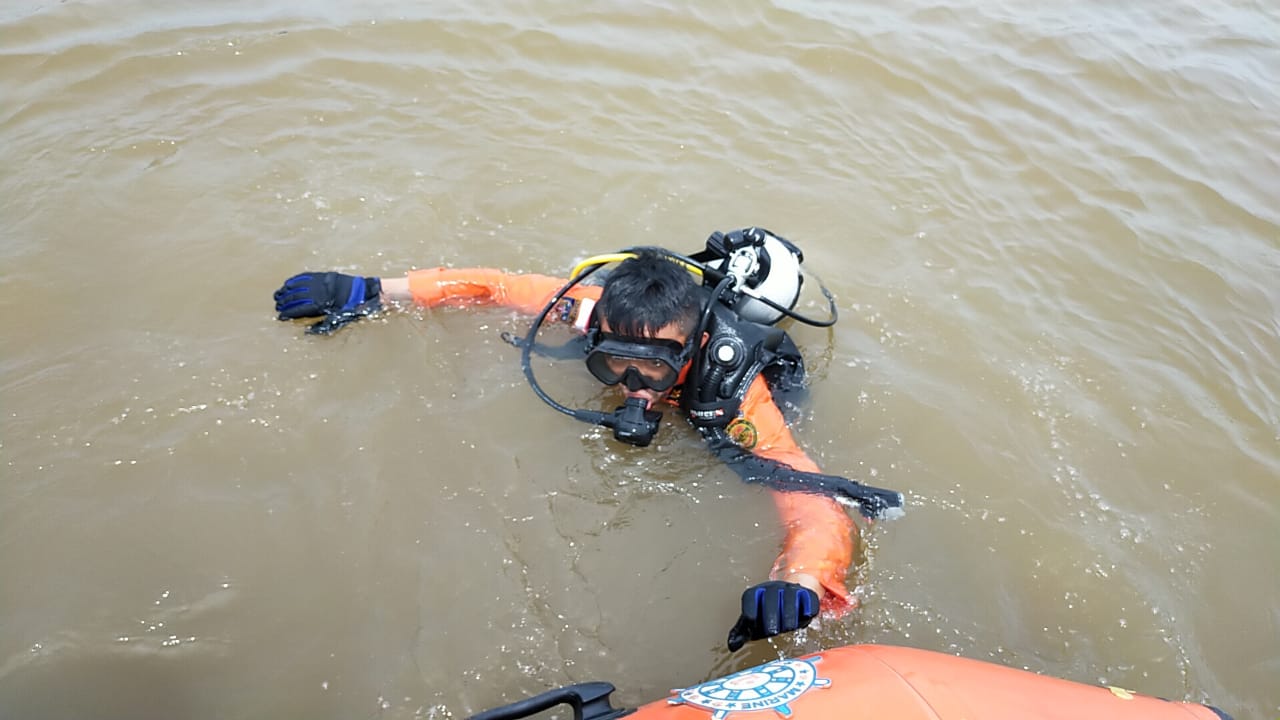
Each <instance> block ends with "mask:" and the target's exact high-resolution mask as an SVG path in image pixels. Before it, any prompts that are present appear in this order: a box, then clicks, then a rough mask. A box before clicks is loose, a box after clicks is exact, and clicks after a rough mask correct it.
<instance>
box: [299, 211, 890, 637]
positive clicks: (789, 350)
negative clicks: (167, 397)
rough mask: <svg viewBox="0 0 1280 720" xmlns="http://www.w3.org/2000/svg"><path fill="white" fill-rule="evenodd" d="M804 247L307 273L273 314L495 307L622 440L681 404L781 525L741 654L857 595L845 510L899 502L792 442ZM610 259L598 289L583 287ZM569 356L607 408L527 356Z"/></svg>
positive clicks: (646, 432)
mask: <svg viewBox="0 0 1280 720" xmlns="http://www.w3.org/2000/svg"><path fill="white" fill-rule="evenodd" d="M802 262H803V255H802V253H801V252H800V250H799V249H798V248H797V247H796V246H795V245H793V244H792V243H790V242H789V241H787V240H786V239H784V238H782V237H780V236H778V235H776V234H774V233H772V232H769V231H768V230H765V229H763V228H756V227H750V228H744V229H741V230H735V231H733V232H730V233H720V232H716V233H713V234H712V235H711V236H710V238H708V240H707V243H706V248H705V249H704V250H703V251H701V252H699V253H697V254H694V255H688V256H686V255H680V254H677V253H674V252H671V251H669V250H665V249H662V248H656V247H640V248H629V249H626V250H623V251H621V252H619V253H615V254H610V255H602V256H598V257H595V258H589V259H588V260H585V261H583V262H582V263H580V264H579V265H578V266H577V267H576V268H574V270H573V272H572V273H571V274H570V278H569V280H568V281H565V280H564V279H560V278H554V277H549V276H545V275H535V274H524V273H507V272H503V271H500V270H495V269H488V268H467V269H453V268H442V267H441V268H432V269H426V270H413V271H410V272H408V273H407V274H406V275H405V276H404V277H399V278H377V277H359V276H353V275H347V274H342V273H337V272H304V273H300V274H298V275H295V276H293V277H291V278H289V279H288V280H286V281H285V282H284V284H283V286H282V287H281V288H280V289H279V290H277V291H276V293H275V296H274V297H275V301H276V311H277V314H278V315H277V316H278V318H279V319H280V320H294V319H299V318H307V317H319V318H322V319H321V320H320V321H319V322H316V323H313V324H311V325H310V326H309V327H308V329H307V332H308V333H312V334H328V333H331V332H333V331H335V330H337V329H338V328H341V327H342V326H344V325H346V324H348V323H350V322H352V321H354V320H357V319H359V318H361V317H364V316H367V315H370V314H373V313H375V312H378V311H380V310H381V309H382V308H383V307H384V306H386V305H387V304H389V303H409V302H412V303H415V304H417V305H421V306H426V307H441V306H465V305H499V306H503V307H508V308H512V309H515V310H517V311H520V312H523V313H526V314H529V315H535V316H536V319H535V320H534V322H533V324H532V326H531V327H530V328H529V331H528V333H527V335H526V336H525V337H524V338H510V337H508V338H506V339H508V340H509V341H511V342H512V343H513V344H515V345H517V346H518V347H520V349H521V361H522V366H523V369H524V373H525V376H526V378H527V379H528V381H529V384H530V386H531V387H532V388H533V390H534V392H535V393H536V394H537V395H538V397H540V398H541V399H542V400H543V401H544V402H546V403H547V404H548V405H550V406H551V407H552V408H554V409H556V410H557V411H559V412H562V413H564V414H566V415H569V416H571V417H574V418H576V419H578V420H582V421H584V422H588V423H591V424H596V425H602V426H605V427H608V428H610V429H612V430H613V434H614V437H615V438H617V439H618V440H620V441H622V442H627V443H630V444H633V445H637V446H642V447H643V446H647V445H648V444H649V443H650V442H651V441H652V439H653V437H654V434H655V433H656V432H657V429H658V425H659V420H660V418H661V412H660V410H659V408H661V407H663V406H672V405H674V406H677V407H679V408H680V409H681V411H683V413H684V414H685V415H686V417H687V418H688V419H689V421H690V422H691V424H693V425H694V427H696V428H697V429H698V431H699V433H700V434H701V435H702V436H703V438H704V439H705V440H706V443H707V446H708V448H709V449H710V450H711V451H712V452H713V453H714V454H715V455H716V456H717V457H718V458H720V459H721V460H723V461H724V462H725V463H726V464H727V465H728V466H729V467H730V468H731V469H732V470H733V471H734V472H735V473H736V474H738V475H739V476H740V477H741V478H742V479H743V480H745V481H747V482H751V483H758V484H762V485H764V486H766V487H767V488H769V490H770V493H771V495H772V498H773V501H774V505H775V507H776V509H777V512H778V515H779V519H780V521H781V523H782V526H783V528H785V531H786V535H785V539H784V540H783V545H782V551H781V552H780V554H779V555H778V557H777V560H776V561H775V562H774V564H773V567H772V569H771V570H770V572H769V576H768V577H769V579H768V580H767V581H765V582H761V583H759V584H757V585H753V586H752V587H749V588H747V589H746V590H745V591H744V592H743V593H742V597H741V601H742V610H741V615H740V616H739V618H738V620H737V622H736V623H735V624H734V625H733V627H732V628H731V629H730V631H729V636H728V647H729V650H730V651H736V650H738V649H739V648H741V647H742V646H743V645H744V644H745V643H746V642H747V641H749V640H759V639H762V638H766V637H771V636H774V635H778V634H781V633H785V632H791V631H794V630H798V629H800V628H803V627H807V626H808V625H809V624H810V622H811V621H812V620H813V619H814V618H815V617H816V616H817V615H818V614H819V613H820V612H825V613H828V614H830V615H833V616H839V615H842V614H844V613H845V612H847V611H848V610H850V609H852V608H853V607H855V606H856V604H857V600H856V598H854V597H853V596H852V595H851V594H850V592H849V590H848V588H847V587H846V584H845V582H846V575H847V573H848V571H849V566H850V563H851V562H852V559H853V551H854V543H855V542H856V541H857V539H858V535H859V531H858V527H857V525H856V524H855V523H854V522H853V520H852V519H851V517H850V516H849V514H848V513H847V512H846V511H845V508H844V506H845V505H850V506H854V507H856V508H857V509H858V510H859V512H861V514H863V515H864V516H866V517H867V518H869V519H874V518H879V517H883V516H885V514H887V513H889V512H900V508H901V506H902V495H901V493H898V492H895V491H892V490H884V489H880V488H875V487H871V486H868V485H864V484H862V483H859V482H856V481H854V480H850V479H847V478H843V477H839V476H835V475H826V474H823V473H822V472H821V470H820V469H819V468H818V466H817V464H816V463H815V462H814V461H813V460H812V459H810V457H809V456H808V455H807V454H806V453H805V452H804V450H803V449H801V448H800V446H799V445H798V444H797V443H796V441H795V439H794V438H793V437H792V435H791V432H790V430H789V429H788V426H787V423H786V420H785V419H784V415H783V409H786V408H790V407H794V405H793V404H792V403H791V402H790V401H789V399H788V398H789V397H791V396H792V395H794V394H796V393H797V392H800V391H802V390H803V389H804V382H805V378H804V360H803V358H802V357H801V355H800V352H799V350H798V349H797V347H796V345H795V343H794V342H793V341H792V340H791V338H790V336H788V335H787V333H786V332H785V331H783V330H781V329H779V328H777V327H774V325H775V324H776V323H777V322H778V321H780V320H781V319H783V318H792V319H796V320H799V321H802V322H806V323H808V324H812V325H818V326H824V327H825V326H829V325H831V324H833V323H834V322H835V312H836V309H835V302H834V300H833V299H832V297H831V295H830V293H828V292H827V291H826V288H825V287H824V288H822V292H823V294H824V295H825V296H826V297H827V299H828V301H829V302H830V317H829V318H828V319H825V320H821V321H815V320H812V319H810V318H807V317H805V316H803V315H800V314H798V313H796V312H795V311H794V307H795V304H796V302H797V300H798V299H799V296H800V287H801V284H802V281H803V276H802V274H801V269H800V265H801V263H802ZM606 266H609V267H610V268H611V271H610V272H609V273H608V274H607V276H606V277H605V279H604V281H603V283H602V284H594V283H585V282H583V281H584V280H586V279H587V278H588V277H590V276H591V275H592V274H593V273H594V272H595V271H597V270H599V269H601V268H603V267H606ZM548 322H553V323H562V324H567V325H571V326H572V327H573V328H575V329H576V330H578V331H579V335H578V337H577V339H576V344H575V341H571V342H570V343H569V344H567V345H566V346H565V347H563V348H558V349H557V348H547V347H546V346H544V345H542V344H541V343H538V342H537V341H536V338H537V334H538V331H539V329H540V328H541V327H542V326H543V325H544V324H545V323H548ZM536 352H542V353H545V354H548V355H552V356H554V357H564V356H566V355H576V356H577V357H578V358H580V359H583V360H585V364H586V367H587V370H588V371H589V372H590V373H591V374H592V375H593V376H594V377H595V378H596V379H597V380H599V381H600V382H601V383H604V384H605V385H609V386H613V387H617V388H619V389H620V390H621V393H622V397H623V404H622V405H621V406H619V407H617V408H616V409H615V410H613V411H612V412H604V411H599V410H591V409H574V408H569V407H567V406H565V405H563V404H561V403H559V402H557V401H556V400H554V399H552V398H551V397H549V396H548V395H547V393H546V392H544V391H543V389H542V388H541V386H540V385H539V384H538V382H537V379H536V377H535V376H534V373H533V366H532V363H531V362H530V356H531V354H532V353H536Z"/></svg>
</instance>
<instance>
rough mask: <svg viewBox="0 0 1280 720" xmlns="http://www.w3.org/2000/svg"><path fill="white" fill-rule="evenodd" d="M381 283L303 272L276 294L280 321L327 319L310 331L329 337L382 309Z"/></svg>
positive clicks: (372, 279)
mask: <svg viewBox="0 0 1280 720" xmlns="http://www.w3.org/2000/svg"><path fill="white" fill-rule="evenodd" d="M381 294H382V281H381V280H379V279H378V278H376V277H357V276H355V275H344V274H343V273H337V272H319V273H317V272H304V273H299V274H297V275H294V276H293V277H291V278H289V279H288V280H285V281H284V285H281V286H280V289H279V290H277V291H276V293H275V299H276V312H277V313H279V315H278V316H277V318H278V319H280V320H296V319H298V318H304V317H320V316H322V315H323V316H324V319H323V320H321V321H320V322H318V323H315V324H313V325H311V326H310V327H308V328H307V332H308V333H311V334H313V335H314V334H319V335H327V334H329V333H331V332H333V331H334V330H337V329H338V328H340V327H342V326H343V325H346V324H347V323H349V322H353V321H355V320H358V319H359V318H361V317H364V316H365V315H372V314H373V313H375V312H377V311H378V310H381V309H382V302H381V300H379V299H378V296H379V295H381Z"/></svg>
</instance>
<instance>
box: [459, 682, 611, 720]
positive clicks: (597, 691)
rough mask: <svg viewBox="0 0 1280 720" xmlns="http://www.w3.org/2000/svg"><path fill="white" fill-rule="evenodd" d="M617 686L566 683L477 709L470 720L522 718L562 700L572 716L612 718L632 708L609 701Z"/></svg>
mask: <svg viewBox="0 0 1280 720" xmlns="http://www.w3.org/2000/svg"><path fill="white" fill-rule="evenodd" d="M616 689H617V688H615V687H614V686H613V685H612V684H611V683H607V682H585V683H577V684H575V685H566V686H564V687H562V688H556V689H555V690H548V691H547V692H544V693H541V694H539V695H534V696H533V697H531V698H526V699H524V700H517V701H516V702H513V703H511V704H510V705H503V706H502V707H496V708H493V709H492V710H485V711H483V712H479V713H476V714H475V715H472V716H471V717H470V718H468V720H519V718H526V717H529V716H530V715H536V714H537V713H540V712H542V711H544V710H550V709H551V708H553V707H555V706H556V705H561V704H568V705H570V706H571V707H573V720H609V719H611V718H616V717H620V716H622V715H626V714H627V713H629V712H631V711H630V710H619V709H616V708H614V707H613V706H612V705H610V704H609V694H610V693H612V692H613V691H614V690H616Z"/></svg>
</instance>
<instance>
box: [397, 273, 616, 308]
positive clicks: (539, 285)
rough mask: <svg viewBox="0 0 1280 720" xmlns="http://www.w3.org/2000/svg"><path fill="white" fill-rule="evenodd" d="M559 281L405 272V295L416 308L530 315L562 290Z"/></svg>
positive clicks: (588, 290) (591, 292)
mask: <svg viewBox="0 0 1280 720" xmlns="http://www.w3.org/2000/svg"><path fill="white" fill-rule="evenodd" d="M564 284H565V281H564V280H563V279H561V278H556V277H550V276H547V275H534V274H528V273H508V272H503V271H501V270H495V269H493V268H430V269H427V270H412V271H410V272H409V292H410V294H412V295H413V301H414V302H415V303H417V304H419V305H425V306H427V307H436V306H440V305H501V306H503V307H509V308H513V309H515V310H519V311H520V312H522V313H525V314H528V315H532V314H534V313H537V312H540V311H541V310H542V308H543V307H544V306H545V305H546V304H547V301H548V300H550V299H551V296H552V295H555V294H556V291H558V290H559V289H560V288H562V287H564ZM566 297H569V298H572V299H573V300H575V301H576V300H582V299H584V298H590V299H592V300H596V299H599V297H600V287H599V286H596V285H577V286H574V288H573V289H572V290H570V291H569V293H568V295H567V296H566Z"/></svg>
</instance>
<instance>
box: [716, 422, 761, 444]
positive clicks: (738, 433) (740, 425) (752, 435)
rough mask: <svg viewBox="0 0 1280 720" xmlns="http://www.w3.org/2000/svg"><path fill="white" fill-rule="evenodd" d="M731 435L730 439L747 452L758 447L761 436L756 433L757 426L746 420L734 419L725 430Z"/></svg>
mask: <svg viewBox="0 0 1280 720" xmlns="http://www.w3.org/2000/svg"><path fill="white" fill-rule="evenodd" d="M724 430H725V432H727V433H729V438H730V439H732V440H733V441H734V442H735V443H737V444H738V445H739V447H742V448H744V449H746V450H750V449H751V448H753V447H755V446H756V443H757V442H758V441H759V440H760V434H759V433H757V432H756V426H755V425H754V424H752V422H751V421H750V420H748V419H746V418H741V417H740V418H734V419H733V422H731V423H729V427H727V428H725V429H724Z"/></svg>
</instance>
